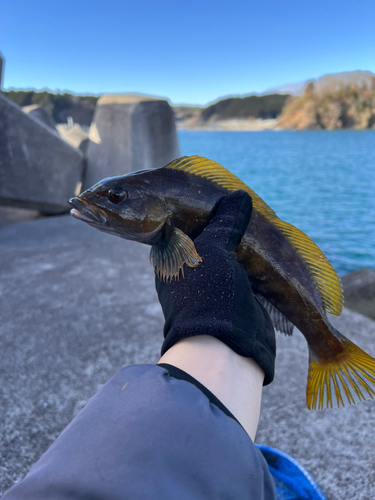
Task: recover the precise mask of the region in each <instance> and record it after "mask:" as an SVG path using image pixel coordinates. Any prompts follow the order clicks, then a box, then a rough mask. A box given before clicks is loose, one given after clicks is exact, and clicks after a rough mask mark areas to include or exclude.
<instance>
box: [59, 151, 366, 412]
mask: <svg viewBox="0 0 375 500" xmlns="http://www.w3.org/2000/svg"><path fill="white" fill-rule="evenodd" d="M239 189H242V190H244V191H246V192H247V193H249V194H250V196H251V198H252V201H253V211H252V215H251V219H250V222H249V225H248V227H247V229H246V232H245V234H244V236H243V238H242V240H241V242H240V244H239V246H238V247H237V248H236V253H237V260H238V261H239V262H240V263H241V264H242V265H243V267H244V268H245V271H246V273H247V276H248V279H249V281H250V283H251V286H252V290H253V291H254V293H255V294H256V296H257V297H258V298H259V300H260V301H261V302H262V303H263V305H264V306H265V308H266V310H267V311H268V313H269V314H270V317H271V319H272V321H273V324H274V326H275V329H277V330H279V331H280V332H282V333H284V334H286V335H291V334H292V331H293V327H294V326H295V327H296V328H298V330H299V331H300V332H301V333H302V334H303V336H304V337H305V339H306V341H307V344H308V348H309V366H308V374H307V385H306V405H307V408H308V409H310V410H316V409H319V410H322V409H325V408H340V407H343V406H345V404H347V403H349V404H350V405H351V404H355V403H356V402H359V401H365V400H369V399H373V398H374V396H375V359H374V358H373V357H371V356H370V355H369V354H367V353H366V352H364V351H363V350H362V349H360V348H359V347H358V346H357V345H355V344H354V343H353V342H352V341H350V340H349V339H348V338H346V337H345V336H344V335H342V334H341V333H340V332H339V331H338V330H337V329H336V328H334V327H333V325H332V324H331V323H330V322H329V317H328V313H330V314H333V315H336V316H339V315H340V314H341V312H342V307H343V294H342V288H341V283H340V279H339V277H338V276H337V274H336V272H335V270H334V268H333V266H332V265H331V264H330V262H329V261H328V259H327V258H326V256H325V255H324V253H323V252H322V251H321V250H320V248H319V247H318V246H317V245H316V244H315V243H314V242H313V241H312V240H311V239H310V238H309V237H308V236H307V235H305V234H304V233H303V232H302V231H300V230H299V229H298V228H296V227H295V226H293V225H291V224H289V223H287V222H284V221H283V220H281V219H279V218H278V217H277V215H276V213H275V212H274V211H273V210H272V209H271V208H270V207H269V206H268V205H267V204H266V203H265V202H264V201H263V200H262V199H261V198H260V197H259V196H258V195H257V194H256V193H255V192H254V191H253V190H252V189H251V188H250V187H248V186H247V185H246V184H245V183H244V182H242V181H241V180H240V179H238V178H237V177H236V176H235V175H234V174H232V173H231V172H229V171H228V170H227V169H225V168H224V167H223V166H221V165H219V164H218V163H216V162H215V161H213V160H209V159H207V158H204V157H200V156H196V155H195V156H183V157H181V158H178V159H176V160H174V161H172V162H171V163H169V164H168V165H166V166H164V167H161V168H156V169H152V170H141V171H138V172H131V173H129V174H127V175H123V176H118V177H111V178H107V179H103V180H102V181H100V182H98V183H97V184H95V185H94V186H93V187H91V188H90V189H87V190H86V191H84V192H83V193H81V194H80V195H79V196H77V197H74V198H72V199H71V200H70V201H69V202H70V204H71V206H72V209H71V215H72V216H73V217H75V218H76V219H78V220H81V221H83V222H85V223H87V224H88V225H89V226H91V227H94V228H96V229H99V230H100V231H104V232H106V233H109V234H112V235H115V236H118V237H121V238H124V239H128V240H133V241H138V242H141V243H144V244H147V245H150V246H151V252H150V259H151V262H152V264H153V266H154V269H155V272H156V274H157V275H158V276H159V278H160V279H162V280H164V281H168V280H172V279H180V278H181V279H183V277H184V266H188V267H197V266H199V264H200V263H201V261H202V259H201V257H200V256H199V255H198V253H197V251H196V248H195V246H194V239H195V238H196V237H197V236H198V235H199V234H200V233H201V232H202V231H203V230H204V228H205V227H206V226H207V225H208V223H209V221H210V220H211V218H212V217H213V215H214V213H215V209H216V207H217V204H218V203H219V201H220V200H221V199H222V198H224V197H225V196H226V195H228V194H229V193H230V192H233V191H236V190H239Z"/></svg>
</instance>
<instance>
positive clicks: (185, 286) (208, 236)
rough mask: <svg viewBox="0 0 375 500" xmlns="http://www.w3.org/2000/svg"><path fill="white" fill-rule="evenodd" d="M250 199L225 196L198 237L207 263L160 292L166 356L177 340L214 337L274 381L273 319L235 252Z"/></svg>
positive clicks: (240, 194) (158, 282)
mask: <svg viewBox="0 0 375 500" xmlns="http://www.w3.org/2000/svg"><path fill="white" fill-rule="evenodd" d="M251 212H252V201H251V197H250V196H249V195H248V194H247V193H246V192H245V191H236V192H234V193H231V194H230V195H228V196H226V197H225V198H223V200H221V202H220V203H219V205H218V207H217V211H216V214H215V216H214V217H213V218H212V220H211V222H210V223H209V225H208V226H207V227H206V228H205V230H204V231H203V232H202V233H201V234H200V235H199V236H198V238H196V240H195V241H194V244H195V247H196V249H197V252H198V254H199V255H200V256H201V257H202V259H203V262H202V263H201V264H200V265H199V266H198V267H195V268H189V267H187V268H185V270H184V273H185V278H183V279H180V280H179V281H176V280H173V281H171V282H168V283H165V282H162V281H161V280H160V279H159V278H158V277H157V276H156V290H157V293H158V296H159V301H160V304H161V306H162V309H163V313H164V317H165V325H164V338H165V340H164V343H163V346H162V351H161V353H162V355H163V354H164V353H165V352H166V351H167V350H168V349H169V348H170V347H172V346H173V344H175V343H176V342H177V341H178V340H179V339H182V338H186V337H193V336H196V335H211V336H213V337H216V338H217V339H219V340H221V341H222V342H224V343H225V344H227V345H228V346H229V347H230V348H231V349H233V351H235V352H236V353H237V354H240V355H241V356H245V357H248V358H252V359H254V360H255V361H256V362H257V363H258V365H259V366H260V367H261V368H262V370H263V371H264V373H265V379H264V385H267V384H269V383H270V382H272V380H273V377H274V370H275V357H276V342H275V331H274V328H273V326H272V322H271V319H270V317H269V315H268V313H267V312H266V310H265V309H264V307H263V306H262V304H261V303H260V302H259V301H258V300H257V298H256V297H255V296H254V294H253V292H252V290H251V286H250V282H249V280H248V278H247V275H246V273H245V270H244V268H243V266H242V265H241V264H240V263H238V262H237V261H236V253H235V252H234V250H235V249H236V247H237V246H238V245H239V243H240V241H241V239H242V236H243V234H244V233H245V231H246V228H247V225H248V223H249V220H250V217H251Z"/></svg>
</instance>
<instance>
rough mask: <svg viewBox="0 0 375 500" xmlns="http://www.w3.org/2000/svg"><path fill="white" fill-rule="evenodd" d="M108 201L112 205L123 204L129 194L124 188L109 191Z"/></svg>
mask: <svg viewBox="0 0 375 500" xmlns="http://www.w3.org/2000/svg"><path fill="white" fill-rule="evenodd" d="M107 196H108V199H109V201H111V202H112V203H121V202H122V201H123V200H125V198H127V196H128V193H127V191H126V190H125V189H124V188H116V189H109V190H108V194H107Z"/></svg>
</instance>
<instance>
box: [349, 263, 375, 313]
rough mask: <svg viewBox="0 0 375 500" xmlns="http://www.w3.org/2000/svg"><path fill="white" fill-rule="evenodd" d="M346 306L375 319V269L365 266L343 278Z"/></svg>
mask: <svg viewBox="0 0 375 500" xmlns="http://www.w3.org/2000/svg"><path fill="white" fill-rule="evenodd" d="M341 283H342V286H343V289H344V298H345V306H346V307H348V308H349V309H352V310H353V311H356V312H359V313H360V314H363V315H364V316H368V317H369V318H372V319H375V269H369V268H363V269H358V271H353V272H352V273H349V274H346V275H345V276H343V277H342V278H341Z"/></svg>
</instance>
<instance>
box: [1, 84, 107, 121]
mask: <svg viewBox="0 0 375 500" xmlns="http://www.w3.org/2000/svg"><path fill="white" fill-rule="evenodd" d="M2 93H3V94H4V95H5V97H7V98H8V99H10V100H11V101H13V102H15V103H16V104H18V106H21V107H23V106H29V105H31V104H38V105H39V106H41V107H42V108H44V109H46V111H48V112H49V113H50V114H51V115H52V117H53V119H54V121H55V122H56V123H66V121H67V118H68V116H71V117H72V118H73V120H74V122H76V123H79V124H80V125H85V126H89V125H90V123H91V120H92V117H93V115H94V110H95V106H96V102H97V100H98V99H99V96H87V95H86V96H78V95H73V94H67V93H64V94H53V93H52V92H48V91H47V90H43V91H40V92H37V91H35V90H8V91H5V90H4V91H2Z"/></svg>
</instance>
